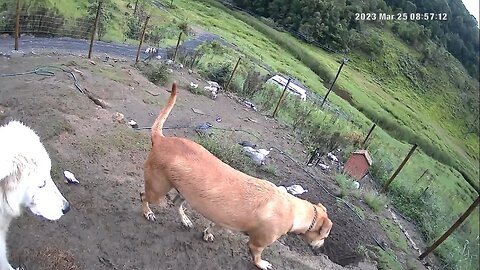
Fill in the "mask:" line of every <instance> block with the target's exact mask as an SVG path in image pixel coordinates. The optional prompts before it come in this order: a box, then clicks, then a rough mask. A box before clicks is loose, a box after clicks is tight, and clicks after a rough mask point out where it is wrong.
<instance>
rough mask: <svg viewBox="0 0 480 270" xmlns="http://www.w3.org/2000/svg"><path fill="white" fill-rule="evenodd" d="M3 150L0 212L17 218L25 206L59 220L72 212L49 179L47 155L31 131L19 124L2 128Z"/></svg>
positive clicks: (11, 124) (11, 123)
mask: <svg viewBox="0 0 480 270" xmlns="http://www.w3.org/2000/svg"><path fill="white" fill-rule="evenodd" d="M0 149H1V150H2V151H1V152H0V191H2V192H3V200H4V202H3V203H2V206H1V207H0V208H1V209H0V212H3V213H5V212H9V213H10V214H11V215H12V216H18V215H19V214H20V208H21V206H25V207H26V208H28V209H30V211H32V213H34V214H35V215H39V216H43V217H45V218H46V219H49V220H57V219H59V218H60V217H61V216H62V215H63V214H65V213H67V212H68V211H69V210H70V205H69V203H68V202H67V200H65V198H64V197H63V196H62V194H61V193H60V191H59V190H58V188H57V186H56V185H55V183H54V182H53V180H52V178H51V176H50V170H51V167H52V164H51V161H50V158H49V156H48V153H47V151H46V150H45V148H44V146H43V144H42V143H41V142H40V139H39V137H38V136H37V135H36V134H35V133H34V132H33V131H32V130H31V129H30V128H28V127H26V126H25V125H23V124H21V123H20V122H17V121H12V122H10V123H9V124H7V125H6V126H3V127H0ZM0 196H2V194H0Z"/></svg>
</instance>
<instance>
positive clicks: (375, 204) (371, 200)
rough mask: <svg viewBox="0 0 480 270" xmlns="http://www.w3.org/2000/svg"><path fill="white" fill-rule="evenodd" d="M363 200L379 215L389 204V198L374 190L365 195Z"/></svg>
mask: <svg viewBox="0 0 480 270" xmlns="http://www.w3.org/2000/svg"><path fill="white" fill-rule="evenodd" d="M363 200H364V201H365V203H366V204H367V205H368V207H370V209H372V210H373V212H375V213H379V212H380V211H382V210H383V209H384V208H385V205H386V204H387V200H388V199H387V196H385V195H383V194H379V193H378V192H374V191H372V190H369V191H366V192H364V193H363Z"/></svg>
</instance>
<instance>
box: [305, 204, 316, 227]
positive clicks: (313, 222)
mask: <svg viewBox="0 0 480 270" xmlns="http://www.w3.org/2000/svg"><path fill="white" fill-rule="evenodd" d="M313 211H314V213H313V220H312V223H311V224H310V226H309V227H308V229H307V232H309V231H310V230H312V229H313V227H314V226H315V224H316V223H317V217H318V212H317V208H316V207H315V205H314V206H313Z"/></svg>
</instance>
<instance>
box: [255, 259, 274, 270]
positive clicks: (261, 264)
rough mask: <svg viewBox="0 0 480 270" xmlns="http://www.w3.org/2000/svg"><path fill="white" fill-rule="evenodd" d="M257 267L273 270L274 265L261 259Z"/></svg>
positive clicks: (263, 269)
mask: <svg viewBox="0 0 480 270" xmlns="http://www.w3.org/2000/svg"><path fill="white" fill-rule="evenodd" d="M257 267H258V268H260V269H262V270H272V269H273V265H272V264H271V263H269V262H267V261H265V260H260V262H259V263H258V264H257Z"/></svg>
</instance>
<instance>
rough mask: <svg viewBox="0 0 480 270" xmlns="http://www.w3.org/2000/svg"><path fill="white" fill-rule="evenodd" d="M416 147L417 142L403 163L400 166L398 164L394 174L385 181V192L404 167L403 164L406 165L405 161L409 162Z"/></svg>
mask: <svg viewBox="0 0 480 270" xmlns="http://www.w3.org/2000/svg"><path fill="white" fill-rule="evenodd" d="M415 149H417V144H414V145H413V147H412V149H410V152H408V154H407V156H406V157H405V159H403V161H402V163H401V164H400V166H398V168H397V170H396V171H395V172H394V173H393V175H392V176H391V177H390V179H388V181H387V182H385V184H384V186H383V191H384V192H385V191H387V189H388V186H389V185H390V183H392V181H393V179H395V177H397V175H398V173H399V172H400V171H401V170H402V169H403V166H405V163H407V161H408V160H409V159H410V157H411V156H412V154H413V152H415Z"/></svg>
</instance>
